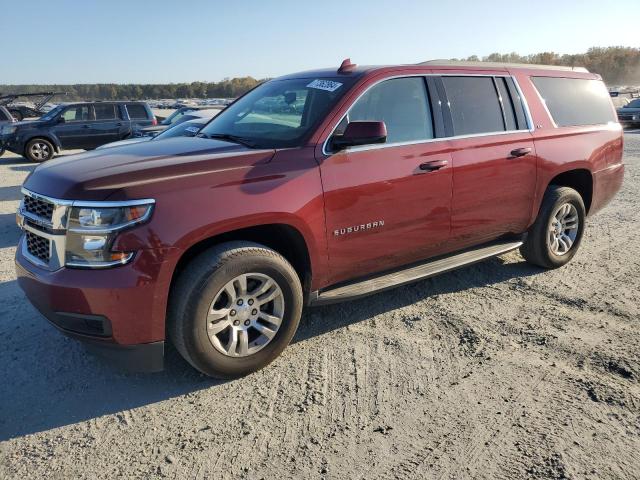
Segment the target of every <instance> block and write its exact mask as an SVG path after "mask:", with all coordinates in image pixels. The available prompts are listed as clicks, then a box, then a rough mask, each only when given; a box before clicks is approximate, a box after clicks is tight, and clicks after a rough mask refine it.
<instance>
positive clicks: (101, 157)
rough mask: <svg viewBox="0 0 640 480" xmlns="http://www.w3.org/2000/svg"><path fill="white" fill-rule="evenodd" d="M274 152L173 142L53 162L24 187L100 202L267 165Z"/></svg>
mask: <svg viewBox="0 0 640 480" xmlns="http://www.w3.org/2000/svg"><path fill="white" fill-rule="evenodd" d="M274 153H275V150H257V149H251V148H248V147H245V146H243V145H238V144H236V143H231V142H225V141H222V140H210V139H204V138H193V137H191V138H190V137H177V138H170V139H166V140H161V141H152V142H140V143H134V144H130V145H124V146H121V147H114V148H109V149H105V150H95V151H92V152H86V153H81V154H78V155H70V156H66V157H58V158H56V159H53V160H49V161H48V162H45V163H43V164H41V165H39V166H38V167H37V168H36V169H35V170H34V171H33V173H32V174H31V175H29V177H28V178H27V180H26V181H25V183H24V187H25V188H27V189H29V190H31V191H33V192H36V193H39V194H41V195H46V196H50V197H54V198H59V199H66V200H105V199H107V198H108V197H109V196H111V195H113V194H114V193H116V192H117V191H119V190H122V189H127V188H128V187H137V186H143V185H147V186H148V185H149V184H153V183H166V182H171V181H172V180H173V179H181V178H184V177H185V176H193V175H205V174H212V173H216V172H223V171H225V170H229V169H234V168H243V167H251V166H254V165H259V164H262V163H267V162H268V161H269V160H271V158H272V157H273V154H274Z"/></svg>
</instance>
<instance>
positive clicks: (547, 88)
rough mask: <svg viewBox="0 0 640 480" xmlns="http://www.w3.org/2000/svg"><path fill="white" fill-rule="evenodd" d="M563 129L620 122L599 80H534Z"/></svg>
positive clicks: (553, 78)
mask: <svg viewBox="0 0 640 480" xmlns="http://www.w3.org/2000/svg"><path fill="white" fill-rule="evenodd" d="M531 80H532V81H533V84H534V85H535V87H536V88H537V89H538V92H539V93H540V96H541V97H542V98H543V100H544V102H545V103H546V104H547V108H548V109H549V113H551V116H552V117H553V121H554V122H556V125H558V126H559V127H567V126H577V125H600V124H605V123H608V122H617V118H616V116H615V114H614V111H613V107H612V106H611V99H610V98H609V92H608V91H607V88H606V87H605V86H604V83H602V82H601V81H599V80H584V79H580V78H557V77H531Z"/></svg>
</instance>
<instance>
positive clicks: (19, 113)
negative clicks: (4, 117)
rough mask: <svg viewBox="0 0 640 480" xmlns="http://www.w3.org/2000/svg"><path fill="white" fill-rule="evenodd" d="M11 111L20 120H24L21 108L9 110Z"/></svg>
mask: <svg viewBox="0 0 640 480" xmlns="http://www.w3.org/2000/svg"><path fill="white" fill-rule="evenodd" d="M9 113H10V114H11V116H12V117H13V118H15V119H16V121H18V122H21V121H22V120H24V116H23V115H22V112H21V111H20V110H9Z"/></svg>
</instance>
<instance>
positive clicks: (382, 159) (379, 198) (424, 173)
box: [320, 76, 452, 283]
mask: <svg viewBox="0 0 640 480" xmlns="http://www.w3.org/2000/svg"><path fill="white" fill-rule="evenodd" d="M432 93H435V92H432ZM430 99H431V101H430ZM433 100H434V99H433V97H430V96H429V92H428V90H427V82H426V80H425V78H424V77H422V76H409V77H402V78H393V79H387V80H383V81H378V82H377V83H376V82H375V81H372V83H371V85H369V87H368V89H367V90H366V92H365V93H364V94H362V95H361V96H360V97H359V98H358V99H357V100H356V101H355V103H354V104H353V105H352V106H351V108H350V109H349V111H348V113H347V114H346V116H345V117H344V118H343V120H342V121H341V122H340V123H339V124H338V127H337V128H336V131H335V132H334V135H339V134H340V133H341V132H343V131H344V128H346V125H347V124H348V123H349V122H351V121H364V120H373V121H383V122H385V124H386V127H387V141H386V143H385V144H379V145H366V146H361V147H350V148H347V149H345V150H340V151H331V147H330V142H327V144H326V145H325V148H324V152H323V153H324V157H323V158H322V159H321V165H320V170H321V175H322V183H323V188H324V198H325V212H326V224H327V236H328V248H329V260H330V265H331V272H332V279H331V280H332V283H336V282H340V281H342V280H345V279H347V278H354V277H357V276H365V275H367V274H369V273H372V272H377V271H383V270H388V269H392V268H395V267H398V266H400V265H404V264H407V263H410V262H413V261H416V260H419V259H421V258H425V257H427V256H429V255H432V254H433V253H434V252H437V251H438V250H439V249H441V248H442V246H443V244H445V243H446V241H447V240H448V238H449V229H450V207H451V178H452V177H451V171H452V169H451V166H450V165H451V156H450V154H449V152H448V145H447V142H446V141H437V139H436V137H437V136H438V130H441V129H442V128H441V122H438V121H434V116H433V115H432V111H433V109H434V105H435V108H436V109H439V108H440V107H439V105H438V103H439V102H437V101H435V102H434V101H433ZM437 118H439V119H440V120H441V116H437ZM440 133H441V134H442V132H440ZM430 164H433V165H434V166H435V165H441V168H434V169H432V170H430V171H429V170H428V169H421V167H420V166H421V165H425V166H428V165H430ZM423 168H424V167H423Z"/></svg>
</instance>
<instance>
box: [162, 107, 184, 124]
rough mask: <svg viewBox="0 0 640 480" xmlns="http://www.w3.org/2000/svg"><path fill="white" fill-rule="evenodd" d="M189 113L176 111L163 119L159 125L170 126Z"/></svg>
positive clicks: (180, 110)
mask: <svg viewBox="0 0 640 480" xmlns="http://www.w3.org/2000/svg"><path fill="white" fill-rule="evenodd" d="M189 111H190V110H189V109H179V110H176V111H175V112H173V113H172V114H171V115H169V116H168V117H167V118H165V119H164V120H163V121H162V122H160V125H171V124H173V123H175V122H176V121H177V120H178V119H180V117H182V116H184V114H185V113H187V112H189Z"/></svg>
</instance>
